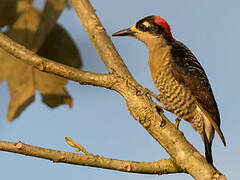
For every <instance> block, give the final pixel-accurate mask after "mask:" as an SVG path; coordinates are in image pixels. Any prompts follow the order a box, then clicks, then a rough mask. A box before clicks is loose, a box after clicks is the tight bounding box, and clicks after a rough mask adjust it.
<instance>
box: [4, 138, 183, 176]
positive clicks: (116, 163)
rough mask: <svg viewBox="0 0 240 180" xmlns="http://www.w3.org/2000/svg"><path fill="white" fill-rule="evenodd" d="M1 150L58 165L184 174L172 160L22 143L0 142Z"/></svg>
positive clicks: (145, 172) (147, 172)
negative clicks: (117, 156)
mask: <svg viewBox="0 0 240 180" xmlns="http://www.w3.org/2000/svg"><path fill="white" fill-rule="evenodd" d="M0 150H1V151H7V152H14V153H18V154H23V155H26V156H32V157H38V158H42V159H48V160H51V161H53V162H56V163H68V164H76V165H84V166H91V167H97V168H104V169H111V170H117V171H123V172H131V173H142V174H158V175H160V174H166V172H167V173H181V172H183V171H182V170H181V169H180V168H179V167H178V166H176V165H175V164H174V163H173V161H172V160H171V159H162V160H159V161H154V162H137V161H124V160H118V159H110V158H105V157H102V156H99V155H82V154H77V153H70V152H64V151H57V150H52V149H46V148H41V147H37V146H31V145H27V144H23V143H22V142H18V143H15V142H6V141H0Z"/></svg>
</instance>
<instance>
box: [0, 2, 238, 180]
mask: <svg viewBox="0 0 240 180" xmlns="http://www.w3.org/2000/svg"><path fill="white" fill-rule="evenodd" d="M42 2H43V0H37V2H36V5H37V6H38V7H40V6H41V4H42ZM91 2H92V5H93V6H94V8H95V9H96V13H97V15H98V16H99V18H100V20H101V22H102V24H103V25H104V26H105V28H106V30H107V32H108V33H109V35H111V34H112V33H114V32H116V31H119V30H121V29H124V28H127V27H130V26H132V25H133V24H134V23H135V22H136V21H137V20H138V19H139V18H141V17H144V16H148V15H159V16H161V17H163V18H165V19H166V20H167V21H168V23H169V24H170V26H171V28H172V34H173V36H174V37H175V38H176V39H177V40H180V41H182V42H183V43H185V44H186V45H187V46H188V47H189V48H190V49H191V50H192V52H193V53H194V54H195V55H196V57H197V58H198V60H199V61H200V63H201V64H202V66H203V67H204V69H205V71H206V73H207V75H208V78H209V80H210V82H211V85H212V89H213V91H214V95H215V98H216V101H217V103H218V107H219V110H220V114H221V120H222V123H221V129H222V131H223V133H224V136H225V138H226V141H227V147H226V148H225V147H224V146H223V145H222V142H221V141H220V138H219V137H218V136H215V139H214V142H213V148H212V151H213V158H214V164H215V166H216V167H217V168H218V169H219V170H220V171H221V172H223V173H224V174H225V175H226V176H227V177H228V178H229V179H231V180H235V179H236V180H237V179H239V171H240V166H239V160H240V157H239V152H240V142H239V135H240V134H239V130H238V129H239V127H240V121H239V114H238V112H239V100H240V95H239V89H240V86H239V77H240V72H239V66H240V61H239V51H240V50H239V40H240V37H239V32H240V23H239V6H240V2H239V1H237V0H232V1H218V0H212V1H207V0H202V1H192V0H181V1H179V0H170V1H154V0H149V1H139V0H131V1H129V0H128V1H126V0H122V1H110V0H101V1H91ZM59 23H60V24H62V25H63V26H64V27H65V28H66V29H67V30H68V32H69V33H70V34H71V36H72V37H73V38H74V41H75V42H76V43H77V45H78V47H79V48H80V51H81V54H82V59H83V69H84V70H89V71H92V72H106V69H105V67H104V65H103V63H102V62H101V61H100V59H99V56H98V55H97V53H96V52H95V50H94V48H93V46H92V45H91V43H90V41H89V38H88V36H87V34H86V32H85V31H84V29H83V27H82V26H81V23H80V21H79V20H78V18H77V15H76V13H75V12H74V10H73V9H66V10H65V11H64V13H63V14H62V16H61V18H60V19H59ZM112 40H113V42H114V44H115V46H116V48H117V49H118V51H119V53H120V55H121V56H122V58H123V59H124V62H125V63H126V65H127V66H128V68H129V70H130V72H131V73H132V75H133V76H134V78H136V79H137V81H138V82H139V83H140V84H142V85H143V86H144V87H146V88H149V89H151V90H152V91H154V92H157V91H156V89H155V87H154V85H153V82H152V80H151V76H150V72H149V69H148V67H147V56H148V51H147V48H146V47H145V45H144V44H143V43H140V42H139V41H137V40H135V39H133V38H129V37H128V38H127V37H126V38H117V37H114V38H112ZM67 89H68V90H69V92H70V93H71V95H72V97H73V99H74V106H73V108H72V109H69V108H68V107H67V106H60V107H58V108H55V109H49V108H48V107H47V106H45V105H44V104H42V103H41V97H40V95H39V93H38V92H37V93H36V100H35V102H34V103H32V104H31V105H30V106H29V107H28V108H27V109H26V110H25V111H24V112H23V113H22V115H21V116H20V117H19V118H18V119H16V120H15V121H14V122H13V123H9V122H8V121H7V119H6V114H7V106H8V105H7V104H8V102H9V99H10V98H9V94H8V89H7V82H3V83H2V84H1V86H0V94H1V104H0V138H1V140H5V141H13V142H17V141H22V142H23V143H26V144H31V145H36V146H41V147H45V148H52V149H56V150H63V151H69V152H74V149H73V148H71V147H69V146H68V145H67V144H66V143H65V140H64V137H65V136H70V137H72V138H73V139H74V140H75V141H76V142H78V143H80V144H81V145H83V146H84V147H86V149H87V150H88V151H89V152H91V153H93V154H98V155H101V156H104V157H108V158H117V159H123V160H135V161H155V160H159V159H162V158H168V157H169V156H168V154H167V153H166V152H165V151H164V149H163V148H162V147H161V146H160V145H159V144H158V143H157V142H156V141H154V139H153V138H152V137H151V136H150V135H149V134H148V133H147V131H146V130H145V129H144V128H143V127H142V126H141V125H140V124H139V123H138V122H137V121H136V120H134V119H133V118H132V117H131V116H130V114H129V112H128V111H127V108H126V104H125V101H124V99H123V98H122V97H121V96H120V95H119V94H117V93H116V92H114V91H110V90H107V89H103V88H98V87H91V86H81V85H79V84H78V83H75V82H69V83H68V85H67ZM167 116H168V117H169V118H170V120H172V122H174V119H175V117H174V116H172V115H170V114H169V113H167ZM180 130H181V131H183V132H184V135H185V136H186V138H187V139H188V140H189V141H190V142H191V143H192V144H193V145H194V146H195V147H196V148H197V149H198V150H200V151H201V152H202V153H204V146H203V143H202V141H201V139H200V136H199V135H198V134H197V133H196V132H195V131H194V130H193V129H192V127H191V125H190V124H188V123H187V122H183V121H182V122H181V124H180ZM0 161H1V163H0V169H1V173H0V179H1V180H12V179H16V178H18V179H26V180H27V179H35V180H43V179H58V180H73V179H84V180H94V179H104V180H112V179H114V180H122V179H124V180H135V179H138V180H150V179H151V180H154V179H161V180H165V179H166V180H179V179H183V180H190V179H192V177H191V176H189V175H186V174H173V175H163V176H161V177H159V176H157V175H142V174H131V173H123V172H117V171H112V170H105V169H97V168H91V167H83V166H76V165H68V164H61V163H53V162H51V161H48V160H43V159H37V158H33V157H27V156H23V155H18V154H13V153H8V152H0Z"/></svg>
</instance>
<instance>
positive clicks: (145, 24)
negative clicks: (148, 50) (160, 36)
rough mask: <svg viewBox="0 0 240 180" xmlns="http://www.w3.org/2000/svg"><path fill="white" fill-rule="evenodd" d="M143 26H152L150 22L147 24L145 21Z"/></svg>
mask: <svg viewBox="0 0 240 180" xmlns="http://www.w3.org/2000/svg"><path fill="white" fill-rule="evenodd" d="M143 25H144V26H146V27H149V26H151V25H150V23H149V22H147V21H144V22H143Z"/></svg>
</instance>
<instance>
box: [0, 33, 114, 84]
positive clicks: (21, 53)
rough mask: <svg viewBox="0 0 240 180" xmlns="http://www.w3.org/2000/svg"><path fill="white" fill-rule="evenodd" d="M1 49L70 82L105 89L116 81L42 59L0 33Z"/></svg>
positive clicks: (105, 75)
mask: <svg viewBox="0 0 240 180" xmlns="http://www.w3.org/2000/svg"><path fill="white" fill-rule="evenodd" d="M0 47H1V48H2V49H4V50H5V51H7V52H8V53H10V54H12V55H13V56H15V57H17V58H19V59H21V60H22V61H24V62H26V63H27V64H29V65H32V66H33V67H35V68H36V69H38V70H40V71H43V72H48V73H51V74H55V75H58V76H61V77H64V78H67V79H69V80H73V81H76V82H79V83H80V84H88V85H93V86H101V87H105V88H111V87H112V85H113V84H114V79H113V78H112V76H111V75H108V74H100V73H93V72H87V71H83V70H79V69H76V68H72V67H69V66H66V65H64V64H61V63H57V62H55V61H51V60H48V59H46V58H43V57H40V56H38V55H37V54H35V53H34V52H32V51H30V50H28V49H26V48H25V47H24V46H22V45H20V44H18V43H16V42H15V41H13V40H11V39H10V38H9V37H7V36H6V35H4V34H3V33H0Z"/></svg>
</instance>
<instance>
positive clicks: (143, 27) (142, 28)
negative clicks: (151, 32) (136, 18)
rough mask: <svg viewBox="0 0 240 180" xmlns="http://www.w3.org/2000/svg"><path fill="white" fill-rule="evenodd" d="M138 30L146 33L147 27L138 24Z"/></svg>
mask: <svg viewBox="0 0 240 180" xmlns="http://www.w3.org/2000/svg"><path fill="white" fill-rule="evenodd" d="M138 28H139V29H140V30H141V31H147V27H146V26H145V25H144V24H142V23H141V24H139V25H138Z"/></svg>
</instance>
